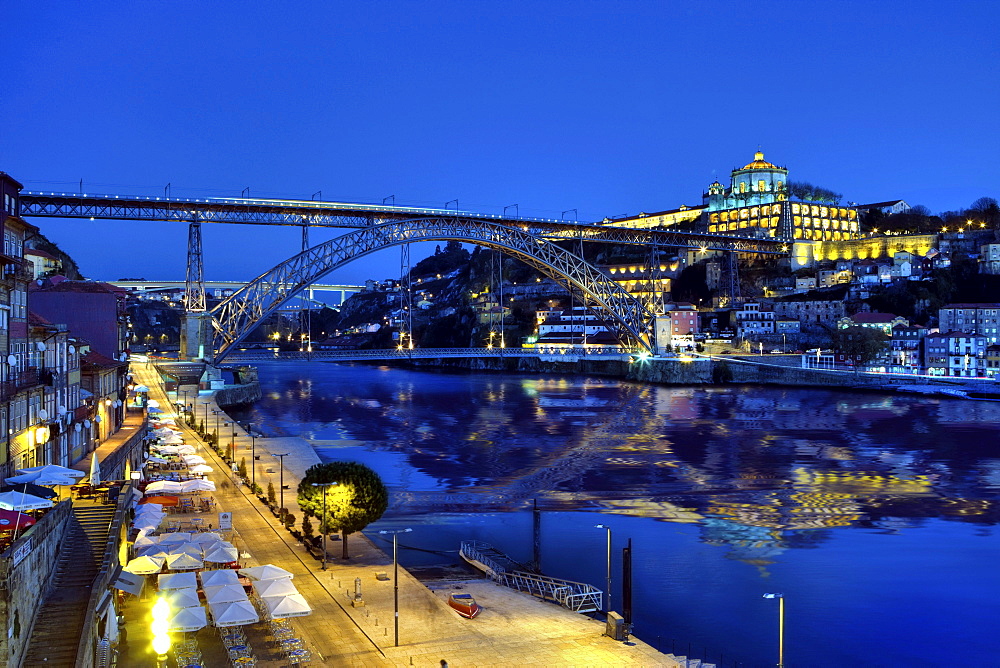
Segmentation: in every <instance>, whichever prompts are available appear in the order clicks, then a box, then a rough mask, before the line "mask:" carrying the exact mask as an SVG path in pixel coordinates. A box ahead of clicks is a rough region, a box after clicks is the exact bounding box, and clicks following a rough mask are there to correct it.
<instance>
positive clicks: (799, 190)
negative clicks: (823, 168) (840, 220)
mask: <svg viewBox="0 0 1000 668" xmlns="http://www.w3.org/2000/svg"><path fill="white" fill-rule="evenodd" d="M788 196H789V197H792V198H794V199H798V200H803V201H805V202H829V203H830V204H838V203H840V199H841V198H842V197H843V195H841V194H840V193H836V192H833V191H832V190H828V189H827V188H821V187H820V186H814V185H813V184H811V183H809V182H808V181H789V182H788Z"/></svg>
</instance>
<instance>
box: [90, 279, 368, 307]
mask: <svg viewBox="0 0 1000 668" xmlns="http://www.w3.org/2000/svg"><path fill="white" fill-rule="evenodd" d="M107 283H110V284H111V285H116V286H118V287H119V288H124V289H126V290H129V291H130V292H136V293H140V294H148V293H157V292H175V291H178V290H186V289H187V281H145V280H142V281H107ZM246 284H247V281H205V292H206V293H212V294H213V295H214V296H215V297H216V298H220V299H221V298H225V297H228V296H229V295H230V294H232V293H234V292H236V291H237V290H239V289H240V288H242V287H244V286H245V285H246ZM364 289H365V288H364V286H363V285H326V284H323V283H313V284H311V285H309V286H308V287H307V288H306V289H305V290H303V292H307V293H308V299H310V300H312V301H313V302H315V303H325V301H324V300H322V299H319V300H317V299H316V298H315V294H314V293H316V292H333V293H335V294H337V295H339V300H338V301H336V302H335V303H336V305H338V306H339V305H341V304H343V303H344V302H345V301H347V298H348V297H350V296H351V295H353V294H357V293H359V292H361V291H362V290H364ZM226 292H228V293H229V294H224V293H226ZM220 293H222V294H220Z"/></svg>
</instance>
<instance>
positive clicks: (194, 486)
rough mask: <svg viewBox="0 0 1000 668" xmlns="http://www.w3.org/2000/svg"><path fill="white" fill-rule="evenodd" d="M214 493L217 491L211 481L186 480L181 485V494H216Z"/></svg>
mask: <svg viewBox="0 0 1000 668" xmlns="http://www.w3.org/2000/svg"><path fill="white" fill-rule="evenodd" d="M214 491H215V483H214V482H212V481H211V480H202V479H196V480H185V481H184V482H182V483H181V492H182V493H185V494H186V493H190V492H214Z"/></svg>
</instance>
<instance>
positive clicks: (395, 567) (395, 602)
mask: <svg viewBox="0 0 1000 668" xmlns="http://www.w3.org/2000/svg"><path fill="white" fill-rule="evenodd" d="M411 531H413V529H410V528H406V529H397V530H395V531H379V533H380V534H382V535H383V536H384V535H386V534H390V533H391V534H392V610H393V615H394V617H395V636H394V640H395V645H394V646H395V647H399V560H398V559H396V536H397V535H398V534H401V533H409V532H411Z"/></svg>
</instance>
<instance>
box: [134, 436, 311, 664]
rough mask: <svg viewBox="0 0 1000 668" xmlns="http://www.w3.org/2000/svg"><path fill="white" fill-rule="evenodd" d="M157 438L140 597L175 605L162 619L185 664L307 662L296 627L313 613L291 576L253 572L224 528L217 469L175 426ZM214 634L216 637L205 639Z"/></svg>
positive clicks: (140, 556)
mask: <svg viewBox="0 0 1000 668" xmlns="http://www.w3.org/2000/svg"><path fill="white" fill-rule="evenodd" d="M151 437H152V439H153V440H154V443H153V444H152V445H151V447H150V456H149V457H148V459H147V460H146V462H145V465H144V476H143V477H144V479H142V480H140V481H139V482H138V484H137V485H136V489H137V490H138V493H139V494H141V498H137V500H136V503H135V506H134V513H135V515H134V520H133V524H132V531H131V533H130V538H131V544H130V546H129V557H130V559H129V561H128V563H127V564H126V565H125V566H124V571H126V572H127V573H130V574H132V575H135V576H140V577H141V578H142V579H141V581H140V586H139V587H138V588H137V589H136V590H133V591H132V592H131V594H132V595H133V596H135V597H137V598H141V599H143V600H146V601H148V600H149V598H150V597H153V598H155V599H156V605H159V606H161V608H162V606H167V607H166V608H162V609H161V612H165V614H166V619H167V620H168V622H167V630H168V632H169V634H170V635H171V639H172V641H173V642H172V644H171V651H172V653H173V658H174V661H175V662H176V665H177V666H180V667H183V668H200V667H202V666H206V665H209V662H206V657H209V656H214V657H216V658H215V659H214V662H211V663H212V665H219V664H218V658H217V657H218V653H219V651H224V653H225V656H226V657H227V659H228V661H229V663H230V665H232V666H234V667H239V668H252V667H254V666H256V665H257V662H258V656H259V654H260V651H261V650H265V651H266V652H267V654H268V658H269V659H273V658H275V656H280V657H281V659H282V662H283V663H287V664H295V665H297V664H304V663H308V662H309V661H310V659H311V652H310V651H309V649H308V648H307V647H306V646H305V643H304V642H303V640H302V639H301V638H300V637H299V634H297V633H296V631H295V630H294V628H293V625H292V623H291V622H289V618H293V617H302V616H305V615H309V614H311V613H312V609H311V608H310V606H309V604H308V603H307V602H306V600H305V599H304V598H303V597H302V595H301V594H299V593H298V590H297V589H296V587H295V585H294V584H293V583H292V577H293V576H292V574H291V573H289V572H288V571H286V570H284V569H282V568H279V567H277V566H274V565H270V564H266V565H261V566H251V565H248V564H246V563H245V560H246V558H247V557H249V556H250V555H249V554H241V553H240V551H239V550H238V549H237V542H238V540H239V534H238V532H237V531H235V530H234V529H233V528H232V527H230V526H220V524H221V523H220V520H219V514H218V512H219V510H220V509H219V508H218V507H217V504H216V501H215V499H214V497H213V496H212V494H211V493H212V492H214V491H215V483H214V482H212V481H211V480H209V479H208V478H206V477H205V476H206V474H208V473H211V472H212V468H211V467H210V466H209V465H208V464H207V462H206V460H205V459H204V458H203V457H201V456H200V455H198V454H197V452H196V448H195V447H194V446H192V445H187V444H185V443H184V441H183V436H182V433H181V432H180V431H179V430H177V429H175V428H174V427H173V422H172V420H170V419H169V418H167V419H164V420H156V421H155V425H154V428H153V430H152V432H151ZM161 599H162V600H161ZM154 609H155V606H154ZM209 627H214V628H215V631H216V633H215V634H213V635H208V636H206V635H205V634H204V633H201V634H199V633H198V632H199V631H201V630H202V629H206V628H209ZM214 636H217V637H214ZM216 641H218V643H221V648H220V647H218V646H217V645H216V644H215V643H216Z"/></svg>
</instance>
